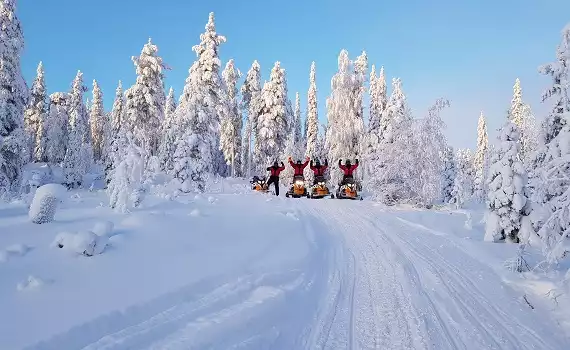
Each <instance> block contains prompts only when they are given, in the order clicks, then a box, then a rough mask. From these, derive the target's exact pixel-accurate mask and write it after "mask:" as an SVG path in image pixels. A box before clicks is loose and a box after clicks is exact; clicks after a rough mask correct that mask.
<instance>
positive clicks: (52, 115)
mask: <svg viewBox="0 0 570 350" xmlns="http://www.w3.org/2000/svg"><path fill="white" fill-rule="evenodd" d="M49 99H50V105H49V113H48V117H47V119H46V122H45V157H46V160H47V162H48V163H50V164H60V163H61V162H63V159H64V157H65V152H66V150H67V143H68V129H69V127H68V125H69V114H68V103H69V94H68V93H65V92H55V93H53V94H51V95H50V96H49Z"/></svg>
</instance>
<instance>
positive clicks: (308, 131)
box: [305, 62, 319, 157]
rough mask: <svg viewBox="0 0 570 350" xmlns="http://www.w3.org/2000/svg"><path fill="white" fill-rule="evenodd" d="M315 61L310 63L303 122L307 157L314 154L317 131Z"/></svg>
mask: <svg viewBox="0 0 570 350" xmlns="http://www.w3.org/2000/svg"><path fill="white" fill-rule="evenodd" d="M316 74H317V73H316V66H315V62H313V63H312V64H311V73H310V75H309V91H308V95H307V96H308V97H307V115H306V119H305V120H306V124H305V135H306V136H305V139H306V142H307V143H306V147H305V155H306V156H308V157H315V156H316V153H315V152H316V147H317V137H318V133H319V116H318V106H317V82H316V79H317V75H316Z"/></svg>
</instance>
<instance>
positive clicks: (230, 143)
mask: <svg viewBox="0 0 570 350" xmlns="http://www.w3.org/2000/svg"><path fill="white" fill-rule="evenodd" d="M240 77H241V72H240V71H239V69H237V68H236V67H235V65H234V60H233V59H231V60H229V61H228V63H227V64H226V68H225V69H224V71H223V72H222V78H223V80H224V86H225V89H226V93H225V96H226V103H227V114H226V115H225V116H223V119H222V130H221V137H220V147H221V148H222V151H223V152H224V158H225V160H226V164H228V165H230V166H231V175H232V176H233V177H236V176H242V172H241V169H242V167H241V154H240V152H241V134H242V127H243V121H242V117H241V113H240V111H239V105H238V96H237V94H238V89H237V81H238V79H239V78H240Z"/></svg>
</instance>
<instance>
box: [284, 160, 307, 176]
mask: <svg viewBox="0 0 570 350" xmlns="http://www.w3.org/2000/svg"><path fill="white" fill-rule="evenodd" d="M310 159H311V158H309V157H307V158H305V163H301V161H300V160H298V161H297V163H293V158H291V157H289V164H290V165H291V167H293V170H294V174H293V177H297V176H303V171H304V170H305V168H306V167H307V165H308V164H309V160H310Z"/></svg>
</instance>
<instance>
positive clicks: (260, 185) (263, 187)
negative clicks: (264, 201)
mask: <svg viewBox="0 0 570 350" xmlns="http://www.w3.org/2000/svg"><path fill="white" fill-rule="evenodd" d="M250 183H251V189H252V190H254V191H258V192H263V193H267V192H269V188H268V186H267V180H266V179H265V177H261V178H260V177H259V176H254V177H253V180H251V181H250Z"/></svg>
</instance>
